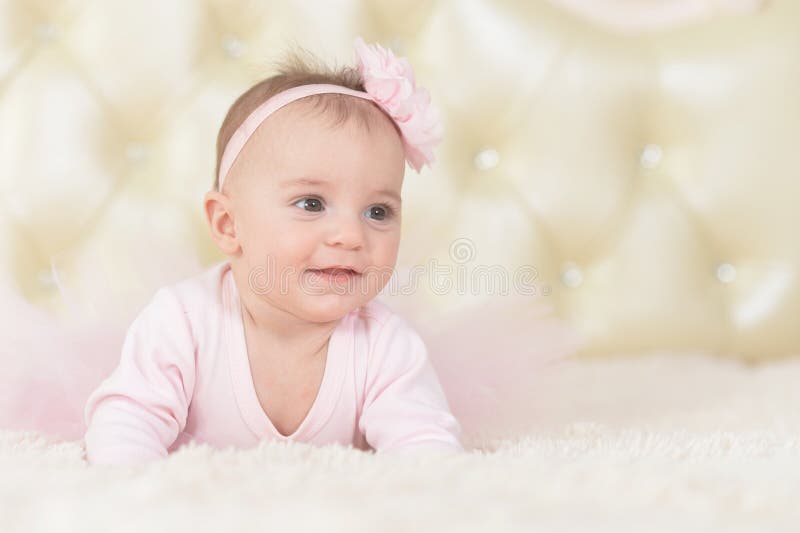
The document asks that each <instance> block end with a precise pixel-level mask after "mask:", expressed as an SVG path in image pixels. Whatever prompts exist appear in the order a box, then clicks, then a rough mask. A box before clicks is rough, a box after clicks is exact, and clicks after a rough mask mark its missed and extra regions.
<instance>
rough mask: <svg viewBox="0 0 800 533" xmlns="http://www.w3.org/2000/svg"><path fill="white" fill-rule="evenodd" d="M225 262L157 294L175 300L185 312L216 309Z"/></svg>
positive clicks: (163, 288)
mask: <svg viewBox="0 0 800 533" xmlns="http://www.w3.org/2000/svg"><path fill="white" fill-rule="evenodd" d="M228 269H229V266H228V263H227V262H223V263H217V264H214V265H212V266H210V267H208V268H206V269H205V270H203V271H202V272H200V273H198V274H195V275H193V276H190V277H188V278H184V279H182V280H180V281H176V282H175V283H172V284H170V285H165V286H164V287H161V288H160V289H159V291H158V293H157V294H160V295H161V296H162V297H169V298H172V299H175V300H177V301H178V302H179V303H180V304H181V306H182V307H183V308H184V309H186V310H187V311H196V310H204V309H209V308H216V307H218V305H219V304H220V303H221V301H222V291H223V282H224V276H225V273H226V272H227V271H228Z"/></svg>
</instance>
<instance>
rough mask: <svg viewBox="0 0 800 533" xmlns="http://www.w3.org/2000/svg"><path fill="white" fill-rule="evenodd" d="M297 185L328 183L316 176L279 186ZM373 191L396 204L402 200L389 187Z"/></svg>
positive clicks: (282, 183) (287, 181) (283, 183)
mask: <svg viewBox="0 0 800 533" xmlns="http://www.w3.org/2000/svg"><path fill="white" fill-rule="evenodd" d="M299 185H303V186H309V185H316V186H328V185H330V183H329V182H327V181H325V180H320V179H316V178H292V179H289V180H285V181H282V182H281V183H280V187H282V188H287V187H296V186H299ZM375 192H376V193H377V194H383V195H385V196H388V197H390V198H392V199H393V200H394V201H395V202H397V203H398V204H400V203H402V200H401V199H400V195H399V194H397V193H396V192H395V191H392V190H390V189H381V190H378V191H375Z"/></svg>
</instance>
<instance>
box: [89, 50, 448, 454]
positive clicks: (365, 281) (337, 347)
mask: <svg viewBox="0 0 800 533" xmlns="http://www.w3.org/2000/svg"><path fill="white" fill-rule="evenodd" d="M355 51H356V62H357V68H343V69H341V70H339V71H336V72H330V71H322V70H320V69H316V70H315V69H313V68H310V67H308V66H306V65H304V64H303V63H302V62H299V61H296V62H294V63H290V64H289V65H290V66H289V67H285V68H284V69H283V70H282V71H281V72H279V74H278V75H276V76H273V77H271V78H268V79H266V80H263V81H261V82H260V83H258V84H256V85H255V86H253V87H251V88H250V89H249V90H248V91H247V92H245V93H244V94H243V95H241V96H240V97H239V98H238V99H237V100H236V101H235V102H234V104H233V105H232V106H231V108H230V110H229V112H228V114H227V116H226V117H225V120H224V122H223V124H222V127H221V129H220V132H219V137H218V142H217V155H218V159H217V161H218V162H217V180H216V182H215V184H214V189H213V190H212V191H210V192H209V193H208V194H207V195H206V197H205V200H204V208H205V214H206V217H207V220H208V224H209V227H210V231H211V236H212V238H213V240H214V242H215V243H216V245H217V246H218V247H219V249H220V250H221V251H222V252H223V253H224V254H225V255H226V257H227V259H226V261H224V262H222V263H219V264H216V265H214V266H212V267H211V268H209V269H207V270H206V271H204V272H202V273H200V274H199V275H196V276H194V277H191V278H189V279H186V280H183V281H180V282H178V283H176V284H174V285H171V286H167V287H163V288H161V289H160V290H158V291H157V292H156V294H155V295H154V297H153V298H152V300H151V301H150V302H149V304H148V305H147V306H146V307H145V308H144V309H143V310H142V311H141V313H140V314H139V315H138V316H137V317H136V319H135V320H134V322H133V323H132V324H131V326H130V328H129V330H128V332H127V335H126V337H125V342H124V345H123V348H122V355H121V358H120V362H119V365H118V366H117V368H116V369H115V370H114V372H113V373H112V374H111V375H110V376H109V377H108V378H107V379H106V380H105V381H103V382H102V383H101V384H100V386H99V387H98V388H97V389H96V390H95V391H94V392H93V393H92V394H91V396H90V397H89V399H88V402H87V404H86V407H85V411H84V417H85V421H86V424H87V427H88V429H87V432H86V435H85V443H86V454H87V459H88V461H89V462H90V463H92V464H101V463H104V464H135V463H142V462H146V461H149V460H151V459H156V458H160V457H165V456H167V455H168V454H169V453H170V452H172V451H175V450H176V449H177V448H178V447H180V446H181V445H182V444H184V443H187V442H190V441H195V442H198V443H208V444H210V445H212V446H214V447H217V448H223V447H228V446H234V447H239V448H246V447H252V446H254V445H256V444H257V443H258V442H259V441H261V440H265V439H266V440H278V441H290V440H291V441H300V442H308V443H312V444H315V445H325V444H330V443H339V444H341V445H345V446H353V447H355V448H358V449H361V450H370V449H372V450H375V451H377V452H410V451H416V450H431V451H433V450H435V451H443V452H458V451H461V450H463V448H462V445H461V443H460V440H459V438H460V435H461V426H460V424H459V422H458V421H457V420H456V418H455V417H454V416H453V415H452V414H451V412H450V409H449V407H448V403H447V400H446V398H445V395H444V392H443V390H442V387H441V385H440V382H439V380H438V378H437V376H436V373H435V371H434V369H433V367H432V365H431V363H430V361H429V359H428V354H427V352H426V347H425V344H424V343H423V341H422V339H421V338H420V336H419V335H418V334H417V333H416V332H415V331H414V330H413V329H412V328H411V327H410V326H409V324H408V323H407V322H406V321H405V320H404V319H403V318H401V317H400V316H399V315H397V314H395V313H393V312H392V311H391V310H390V309H389V308H388V307H387V306H386V305H385V304H383V303H382V302H380V301H378V300H377V299H375V297H376V296H377V295H378V294H379V293H380V292H381V290H382V289H383V288H384V286H385V285H386V283H387V282H388V281H389V278H390V276H391V273H392V271H393V268H394V265H395V261H396V259H397V251H398V246H399V242H400V225H401V224H400V222H401V198H400V196H401V194H400V193H401V188H402V184H403V175H404V170H405V162H406V160H407V161H408V162H409V164H410V165H411V166H412V167H413V168H414V169H415V170H416V171H417V172H419V170H420V169H421V168H422V165H423V164H425V163H427V164H428V165H430V164H431V163H432V162H433V161H434V156H433V152H432V148H433V146H435V145H436V144H437V143H438V142H439V141H440V137H441V129H442V127H441V124H440V122H439V116H438V112H437V110H436V109H435V108H434V107H433V106H431V104H430V99H429V96H428V93H427V91H425V89H423V88H420V87H416V85H415V80H414V73H413V71H412V69H411V67H410V65H409V64H408V62H407V61H406V60H405V59H404V58H396V57H395V56H394V55H393V54H392V52H391V51H388V50H384V49H383V48H381V47H380V46H377V45H367V44H366V43H364V41H363V40H361V39H360V38H358V39H356V42H355Z"/></svg>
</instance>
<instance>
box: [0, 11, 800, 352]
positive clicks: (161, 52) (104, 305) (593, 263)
mask: <svg viewBox="0 0 800 533" xmlns="http://www.w3.org/2000/svg"><path fill="white" fill-rule="evenodd" d="M401 6H402V7H401ZM798 28H800V2H796V1H795V0H774V1H772V2H769V3H768V5H767V8H766V9H765V10H763V11H761V12H758V13H756V14H753V15H747V16H736V17H722V18H718V19H715V20H711V21H707V22H703V23H698V24H692V25H689V26H686V27H683V28H676V29H671V30H669V31H663V32H657V33H651V34H644V35H638V36H637V35H622V34H614V33H612V32H611V31H609V30H607V29H603V28H601V27H599V26H595V25H593V24H592V23H590V22H588V21H586V20H584V19H582V18H580V17H579V16H576V15H574V14H571V13H568V12H566V11H563V10H560V9H559V8H557V7H555V6H554V5H553V4H550V3H547V2H544V1H539V2H526V1H519V0H517V1H510V0H494V1H491V2H489V1H488V0H459V1H446V0H439V1H432V0H418V1H404V2H402V3H401V2H395V1H388V0H381V1H365V2H357V1H346V0H341V1H322V0H320V1H316V2H312V1H304V2H300V1H293V2H255V1H253V2H246V1H228V0H225V1H223V0H203V1H200V0H175V1H170V2H161V1H156V0H149V1H140V2H125V1H121V0H106V1H103V2H90V1H88V0H82V1H79V0H74V1H72V0H69V1H55V0H52V1H51V0H47V1H45V0H39V1H31V0H7V1H4V2H0V168H2V171H1V172H2V173H1V174H0V247H1V248H0V259H2V264H1V265H0V276H2V277H3V278H5V280H4V281H6V282H8V283H11V284H13V285H14V286H16V287H18V288H19V290H20V291H21V292H22V293H23V294H24V296H25V297H26V298H27V299H29V300H30V301H32V302H35V303H36V304H37V305H38V306H41V307H42V308H46V309H50V310H52V311H54V312H56V313H59V314H61V315H62V316H63V318H64V320H67V319H68V318H72V319H76V317H78V318H77V319H78V320H83V321H89V320H92V319H93V318H95V317H103V318H108V317H109V316H113V317H117V318H118V319H119V320H126V319H129V318H130V313H131V312H132V310H133V309H135V308H136V307H137V306H138V305H140V304H141V303H143V302H144V301H145V300H146V299H147V298H149V297H150V295H151V293H152V291H153V290H154V289H155V287H156V286H157V285H160V284H162V283H166V282H169V281H173V280H176V279H178V278H180V277H183V276H184V275H189V274H192V273H194V272H195V271H196V270H197V269H198V268H200V267H202V266H205V265H209V264H211V263H212V262H216V261H218V260H220V259H222V256H220V255H219V254H218V252H217V251H216V250H215V249H214V247H213V244H212V243H211V241H210V239H209V238H208V236H207V231H206V226H205V222H204V220H203V218H202V211H201V199H202V196H203V194H204V193H205V192H206V190H207V189H208V188H209V187H210V186H211V183H212V181H213V166H214V143H215V138H216V133H217V129H218V127H219V124H220V122H221V120H222V118H223V116H224V114H225V112H226V111H227V108H228V106H229V105H230V104H231V103H232V102H233V100H234V99H235V98H236V96H238V94H240V93H241V91H243V90H244V89H245V88H246V87H248V86H249V85H250V84H251V83H253V82H254V81H256V80H257V79H259V78H260V77H262V76H264V75H267V74H269V61H271V60H274V59H278V58H279V57H280V54H281V52H282V51H283V50H285V49H287V47H288V46H289V45H290V44H292V43H296V44H299V45H301V46H303V47H305V48H307V49H309V50H310V51H312V52H315V53H317V54H318V55H320V56H321V57H322V58H324V59H325V60H327V61H330V62H336V63H338V64H342V63H350V62H351V61H352V49H351V46H352V40H353V37H354V36H355V35H362V36H364V38H365V39H366V40H367V41H368V42H369V41H378V42H380V43H382V44H383V45H386V46H391V47H392V48H393V49H394V50H395V51H396V52H397V53H398V54H400V55H405V56H407V57H409V59H410V61H411V63H412V65H413V66H414V68H415V70H416V73H417V79H418V81H419V83H420V84H422V85H424V86H425V87H427V88H428V89H429V90H430V91H431V93H432V96H433V99H434V101H435V102H436V103H437V104H438V105H439V106H440V108H441V109H442V110H443V111H444V118H445V129H446V140H445V143H444V144H443V145H442V146H441V147H440V149H439V150H438V157H439V163H438V165H437V166H436V167H435V168H434V169H433V170H426V171H424V172H423V174H422V175H416V174H415V173H414V172H413V171H409V172H408V173H407V176H406V184H405V188H404V194H405V200H404V204H405V208H404V226H403V232H404V238H403V239H404V240H403V244H402V246H401V256H400V261H399V264H398V267H399V269H400V271H405V270H404V269H409V268H411V267H412V266H414V265H427V266H431V261H432V260H436V261H437V262H438V263H439V264H440V265H450V266H451V267H458V268H461V269H467V268H468V269H469V272H475V269H476V268H477V267H479V266H483V267H493V266H494V267H496V266H499V267H501V269H502V270H503V271H504V272H506V273H508V274H509V275H511V274H513V273H514V272H520V271H522V270H524V269H527V270H525V271H526V272H529V273H530V272H531V270H530V268H531V267H532V268H535V272H536V273H537V277H536V280H535V289H536V290H537V291H538V294H540V295H542V296H543V297H545V298H547V299H549V301H551V302H553V304H554V305H555V308H556V310H557V312H558V314H559V315H561V316H562V317H564V318H565V319H567V320H569V321H570V322H571V323H572V324H574V325H575V326H576V327H577V328H578V329H579V330H580V332H581V333H583V334H584V335H585V336H586V338H587V340H588V344H587V345H586V347H585V349H584V350H583V351H582V352H581V353H582V354H584V355H597V354H608V353H636V352H642V351H646V350H652V349H673V350H682V349H692V350H695V349H700V350H704V351H708V352H709V353H714V354H721V355H726V356H732V357H740V358H747V359H759V358H769V357H778V356H785V355H790V354H793V353H797V352H798V348H800V327H798V324H797V321H798V317H800V282H799V280H798V275H799V274H800V241H798V237H797V228H798V226H800V211H798V210H797V208H796V206H795V203H796V201H797V199H798V198H800V167H799V166H798V163H797V153H798V142H800V96H799V95H800V31H799V30H798ZM494 271H495V272H496V271H497V270H496V269H495V270H494ZM512 290H513V287H512ZM440 292H442V291H437V290H436V289H435V288H434V287H432V286H431V285H430V284H429V283H427V282H426V281H425V280H424V279H423V280H422V283H421V285H420V286H419V287H418V290H417V291H415V292H414V294H413V295H412V296H411V297H412V298H414V299H417V300H418V301H424V302H426V304H427V305H428V309H429V310H430V312H431V313H432V314H434V313H444V312H447V311H449V310H451V309H453V308H455V307H466V306H471V305H480V303H481V302H482V301H483V300H484V299H485V298H488V297H490V295H489V294H487V293H488V292H490V291H488V290H483V291H481V292H480V293H478V294H476V295H469V294H468V295H462V294H458V291H455V290H453V291H448V292H447V293H446V294H439V293H440Z"/></svg>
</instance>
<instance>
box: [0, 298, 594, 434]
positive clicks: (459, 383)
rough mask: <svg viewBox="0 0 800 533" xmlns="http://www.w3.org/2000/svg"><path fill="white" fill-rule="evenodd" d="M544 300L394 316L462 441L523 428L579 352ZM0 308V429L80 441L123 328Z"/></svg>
mask: <svg viewBox="0 0 800 533" xmlns="http://www.w3.org/2000/svg"><path fill="white" fill-rule="evenodd" d="M544 300H545V299H544V298H541V297H540V298H538V299H531V298H530V297H520V296H516V297H510V296H506V297H497V298H496V299H494V300H491V301H489V302H488V303H486V302H483V303H482V304H481V306H480V308H478V309H467V310H463V311H460V312H458V313H451V314H448V315H447V316H446V317H444V318H442V319H438V320H429V321H424V322H420V321H417V320H415V319H414V317H416V316H422V315H423V313H415V312H413V307H408V306H407V308H406V309H403V310H398V312H400V313H401V314H402V315H403V316H404V317H406V318H407V319H408V320H409V322H410V323H411V324H412V325H413V326H414V327H415V328H416V329H417V330H418V331H419V333H420V334H421V335H422V337H423V338H424V339H425V342H426V345H427V346H428V351H429V356H430V358H431V362H432V364H433V366H434V368H435V369H436V372H437V375H438V376H439V379H440V381H441V383H442V387H443V388H444V391H445V394H446V396H447V399H448V403H449V404H450V408H451V410H452V412H453V414H454V415H455V416H456V418H458V420H459V421H460V422H461V424H462V428H463V430H464V438H465V441H468V440H474V439H476V438H477V439H479V438H480V436H486V437H493V436H498V435H510V434H513V433H514V432H517V431H524V428H525V427H526V425H527V424H529V423H531V422H534V420H533V417H535V413H536V411H537V410H536V407H537V406H539V405H541V403H542V402H546V401H547V398H544V397H543V395H542V394H541V393H539V389H537V387H536V384H537V380H538V379H539V378H541V377H542V376H543V375H544V373H547V372H553V371H554V370H555V369H556V368H557V366H558V362H559V361H563V360H564V359H565V358H566V357H567V356H569V355H570V354H571V353H573V352H574V351H575V350H576V349H577V348H578V347H579V346H580V344H581V340H580V339H579V337H578V335H577V334H575V332H574V331H572V330H571V329H570V328H569V327H568V326H567V325H566V324H565V323H564V322H563V321H560V320H558V319H556V318H554V316H553V314H552V308H551V307H550V306H549V305H548V304H547V303H546V302H545V301H544ZM0 301H2V302H3V307H2V310H1V311H0V313H1V314H0V370H1V372H0V430H4V429H5V430H27V431H36V432H40V433H43V434H47V435H49V436H50V437H53V438H56V439H64V440H78V439H81V438H82V437H83V435H84V433H85V430H86V425H85V422H84V419H83V409H84V405H85V403H86V400H87V399H88V397H89V395H90V394H91V392H92V391H93V390H94V389H95V388H97V386H98V385H99V384H100V383H101V382H102V381H103V379H105V378H106V377H107V376H108V375H109V374H110V373H111V372H112V371H113V370H114V368H115V367H116V365H117V363H118V361H119V356H120V353H121V348H122V342H123V340H124V336H125V331H126V330H127V327H128V324H127V323H113V322H112V323H109V322H103V323H101V322H99V321H98V320H96V319H93V320H91V321H87V322H86V323H81V322H80V321H77V322H75V321H73V323H78V324H80V325H70V326H67V325H64V324H63V323H61V322H60V321H59V320H57V319H56V318H55V317H54V316H51V315H49V314H48V313H47V312H45V311H43V310H42V309H39V308H38V307H36V306H34V305H32V304H31V303H30V302H28V301H27V300H26V299H25V298H24V297H23V296H21V295H20V294H19V292H18V291H16V290H14V289H13V288H12V287H10V286H0ZM389 305H390V306H392V304H391V303H390V304H389ZM131 318H133V317H131Z"/></svg>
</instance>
